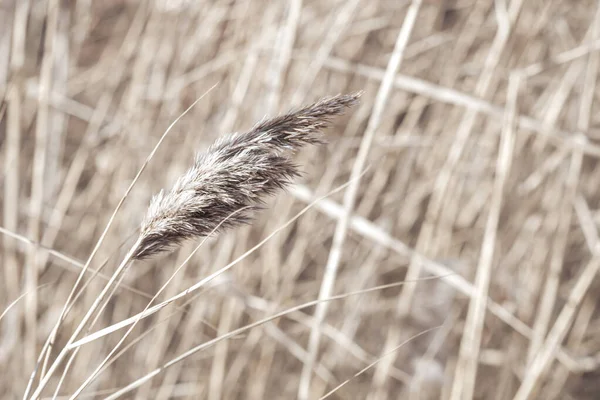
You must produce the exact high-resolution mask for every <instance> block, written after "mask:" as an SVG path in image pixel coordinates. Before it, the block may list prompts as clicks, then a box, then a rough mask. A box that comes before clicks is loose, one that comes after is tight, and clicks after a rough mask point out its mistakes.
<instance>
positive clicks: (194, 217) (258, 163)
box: [134, 93, 361, 259]
mask: <svg viewBox="0 0 600 400" xmlns="http://www.w3.org/2000/svg"><path fill="white" fill-rule="evenodd" d="M360 95H361V93H355V94H349V95H338V96H334V97H329V98H325V99H322V100H320V101H318V102H316V103H314V104H311V105H309V106H307V107H304V108H301V109H299V110H297V111H294V112H290V113H288V114H285V115H282V116H279V117H276V118H273V119H269V120H266V121H263V122H260V123H258V124H257V125H256V126H255V127H254V128H253V129H252V130H250V131H249V132H246V133H241V134H232V135H227V136H224V137H223V138H220V139H219V140H217V141H216V142H215V143H214V144H213V145H212V146H211V147H209V148H208V150H207V151H206V152H204V153H200V154H198V155H197V157H196V160H195V162H194V165H193V166H192V167H191V168H190V169H189V170H188V171H187V172H186V173H185V174H184V175H183V176H181V177H180V178H179V179H178V180H177V181H176V182H175V185H174V186H173V188H172V189H171V190H170V191H168V192H166V191H164V190H162V191H160V192H159V193H158V194H157V195H156V196H154V198H153V199H152V201H151V203H150V206H149V208H148V211H147V213H146V217H145V218H144V221H143V222H142V226H141V232H140V246H139V247H138V250H137V252H136V253H135V256H134V258H136V259H142V258H146V257H149V256H152V255H155V254H157V253H160V252H163V251H166V250H169V249H173V248H175V247H176V246H178V245H179V244H180V243H181V242H182V241H184V240H187V239H193V238H198V237H203V236H206V235H209V234H210V233H211V232H212V231H213V230H215V228H217V227H219V224H221V226H220V227H219V230H224V229H227V228H232V227H235V226H238V225H240V224H244V223H248V222H249V221H250V220H251V217H252V214H253V211H256V210H257V209H258V208H260V206H261V204H263V202H264V200H265V198H266V197H267V196H269V195H272V194H274V193H275V192H276V191H277V190H279V189H282V188H284V187H285V186H286V185H287V184H289V183H290V181H291V180H292V179H293V178H294V177H296V176H298V174H299V171H298V168H297V167H296V165H295V164H294V163H293V162H292V161H291V159H290V156H291V154H292V153H293V152H294V151H295V150H298V149H299V148H301V147H303V146H304V145H306V144H318V143H320V142H321V137H320V136H321V131H322V130H323V129H325V128H326V127H327V126H328V125H329V122H330V117H332V116H335V115H338V114H341V113H342V112H343V111H344V110H345V109H346V108H348V107H351V106H353V105H354V104H355V103H356V102H357V101H358V98H359V97H360ZM232 214H233V215H232ZM223 221H225V222H223Z"/></svg>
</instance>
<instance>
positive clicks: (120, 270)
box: [31, 238, 141, 400]
mask: <svg viewBox="0 0 600 400" xmlns="http://www.w3.org/2000/svg"><path fill="white" fill-rule="evenodd" d="M140 242H141V240H140V239H139V238H138V240H137V241H136V242H135V244H134V245H133V246H132V247H131V249H130V250H129V252H128V253H127V255H126V256H125V257H124V258H123V261H121V264H120V265H119V267H118V268H117V270H116V271H115V273H114V274H113V275H112V276H111V278H110V280H109V281H108V282H107V284H106V285H105V286H104V289H102V292H101V293H100V295H98V297H97V298H96V300H94V303H93V304H92V306H91V307H90V309H89V310H88V312H87V313H86V314H85V316H84V317H83V319H82V320H81V322H80V323H79V325H78V326H77V328H76V329H75V331H74V332H73V334H72V335H71V337H70V338H69V341H68V342H67V344H66V345H65V346H64V347H63V348H62V350H61V351H60V353H59V354H58V356H57V357H56V359H55V360H54V362H53V363H52V365H51V366H50V368H49V369H48V372H47V373H46V375H45V376H44V377H42V379H41V381H40V384H39V385H38V387H37V389H36V390H35V392H33V394H32V395H31V400H35V399H37V398H38V397H39V396H40V394H41V393H42V390H44V388H45V387H46V385H47V384H48V381H50V378H51V377H52V374H53V373H54V372H55V371H56V369H57V368H58V366H59V365H60V364H61V362H62V361H63V360H64V358H65V357H66V356H67V353H68V352H69V350H70V348H69V346H70V345H71V344H72V343H73V342H74V341H75V339H76V338H77V336H78V335H79V334H80V333H81V331H82V330H83V329H84V328H85V326H86V324H87V323H88V321H89V320H90V318H92V316H93V315H94V312H95V311H96V309H97V308H98V306H99V305H100V304H101V303H102V302H103V301H104V300H105V298H106V297H107V294H108V293H109V291H110V289H111V287H112V286H113V284H114V283H115V282H116V281H117V279H119V278H120V277H121V275H123V273H124V272H125V269H126V268H127V267H128V266H129V265H130V263H131V262H132V261H133V255H134V254H135V253H136V252H137V251H138V250H139V246H140Z"/></svg>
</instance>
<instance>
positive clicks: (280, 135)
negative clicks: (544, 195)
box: [31, 92, 361, 399]
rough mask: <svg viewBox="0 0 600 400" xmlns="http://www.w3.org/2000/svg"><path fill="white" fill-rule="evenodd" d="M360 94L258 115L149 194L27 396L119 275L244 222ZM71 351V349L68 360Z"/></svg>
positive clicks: (284, 182) (57, 361) (62, 355)
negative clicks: (127, 240)
mask: <svg viewBox="0 0 600 400" xmlns="http://www.w3.org/2000/svg"><path fill="white" fill-rule="evenodd" d="M360 95H361V93H360V92H359V93H354V94H349V95H337V96H333V97H329V98H324V99H322V100H320V101H318V102H317V103H314V104H312V105H309V106H307V107H304V108H301V109H299V110H297V111H294V112H290V113H288V114H285V115H282V116H279V117H276V118H273V119H270V120H266V121H263V122H260V123H258V124H257V125H256V126H255V127H254V128H253V129H252V130H250V131H249V132H247V133H242V134H232V135H228V136H225V137H223V138H222V139H220V140H218V141H217V142H216V143H215V144H213V145H212V146H211V147H210V148H209V149H208V150H207V151H206V152H205V153H201V154H199V155H198V156H197V157H196V160H195V162H194V165H193V166H192V167H191V168H190V169H189V170H188V171H187V172H186V173H185V174H184V175H183V176H181V177H180V178H179V179H178V180H177V181H176V182H175V185H174V186H173V188H172V189H171V190H170V191H168V192H165V191H164V190H163V191H160V192H159V193H158V194H157V195H156V196H155V197H154V198H153V199H152V201H151V203H150V206H149V208H148V212H147V214H146V217H145V218H144V220H143V222H142V225H141V229H140V235H139V237H138V239H137V240H136V243H135V244H134V245H133V246H132V248H131V249H130V250H129V252H128V253H127V255H126V256H125V258H124V259H123V260H122V261H121V263H120V265H119V267H118V268H117V269H116V271H115V272H114V274H113V275H112V277H111V278H110V280H109V282H108V283H107V284H106V286H105V287H104V289H103V290H102V292H101V293H100V295H99V296H98V297H97V298H96V299H95V301H94V303H93V304H92V306H91V307H90V309H89V310H88V312H87V313H86V315H85V316H84V318H83V319H82V320H81V321H80V323H79V325H78V327H77V328H76V329H75V331H74V333H73V334H72V335H71V337H70V339H69V340H68V342H67V345H66V346H65V347H63V349H62V350H61V351H60V353H59V354H58V356H57V357H56V359H55V360H54V362H53V364H52V365H51V366H50V368H49V370H48V373H47V374H46V375H45V376H44V377H42V379H41V381H40V384H39V385H38V387H37V389H36V390H35V392H34V393H33V394H32V396H31V399H37V398H38V397H39V396H40V395H41V392H42V390H43V389H44V387H45V386H46V385H47V384H48V381H49V380H50V378H51V376H52V374H53V373H54V372H55V371H56V368H57V367H58V365H59V364H60V363H61V362H62V360H63V359H64V358H65V356H66V355H67V352H68V350H69V348H70V347H69V346H70V345H71V344H72V343H73V342H74V341H75V339H76V337H77V336H78V335H79V334H80V333H81V331H82V330H83V328H84V327H85V325H86V324H87V323H88V321H89V320H90V318H91V317H92V315H93V314H94V313H95V312H96V310H98V309H100V312H101V310H102V309H103V306H102V307H101V306H100V305H101V304H102V303H104V304H106V301H108V299H110V297H112V292H110V288H111V287H112V286H113V285H114V284H115V282H118V280H119V279H120V278H122V276H123V274H124V273H125V271H126V270H127V267H128V266H129V265H130V263H131V262H132V261H134V260H139V259H143V258H147V257H150V256H153V255H156V254H158V253H160V252H163V251H167V250H169V249H173V248H175V247H176V246H177V245H179V244H180V243H181V242H182V241H184V240H187V239H193V238H198V237H202V236H207V235H210V234H211V233H212V232H219V231H222V230H224V229H226V228H231V227H234V226H238V225H240V224H243V223H247V222H249V221H250V220H251V217H252V211H255V210H257V209H258V208H260V206H261V204H263V202H264V198H265V197H266V196H268V195H271V194H273V193H274V192H275V191H276V190H277V189H281V188H283V187H285V186H286V185H287V184H288V183H289V182H290V180H291V179H292V178H294V177H296V176H298V175H299V171H298V168H297V166H296V165H295V164H294V163H293V162H292V161H291V159H290V158H289V157H290V155H291V153H293V152H294V151H295V150H298V149H299V148H301V147H303V146H304V145H306V144H317V143H320V142H321V138H320V134H321V130H323V129H324V128H326V127H327V126H328V125H329V122H330V117H332V116H334V115H339V114H341V113H342V112H343V111H344V110H345V109H346V108H348V107H350V106H352V105H354V104H356V102H357V101H358V98H359V97H360ZM109 292H110V294H109ZM99 307H100V308H99ZM75 351H77V350H75ZM74 356H75V353H73V354H72V357H71V359H70V360H69V362H68V365H70V363H71V361H72V359H73V357H74ZM67 368H68V366H67Z"/></svg>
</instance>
